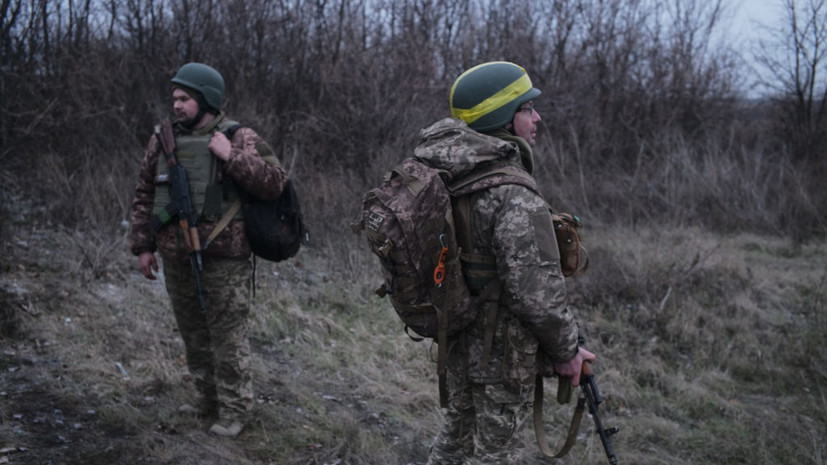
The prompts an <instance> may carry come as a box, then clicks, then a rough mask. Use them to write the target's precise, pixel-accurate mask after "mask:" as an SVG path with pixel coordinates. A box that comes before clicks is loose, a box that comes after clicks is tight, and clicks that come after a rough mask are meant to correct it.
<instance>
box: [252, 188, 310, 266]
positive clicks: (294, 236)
mask: <svg viewBox="0 0 827 465" xmlns="http://www.w3.org/2000/svg"><path fill="white" fill-rule="evenodd" d="M247 197H248V198H247V201H246V202H245V203H244V231H245V233H246V234H247V240H248V241H249V242H250V247H251V248H252V249H253V253H254V254H255V255H256V256H258V257H261V258H263V259H265V260H270V261H273V262H280V261H282V260H286V259H288V258H291V257H293V256H295V255H296V252H298V251H299V247H301V245H302V243H307V242H308V240H309V237H308V233H307V228H306V227H305V225H304V220H303V217H302V212H301V207H300V206H299V198H298V195H296V188H295V187H293V181H292V180H290V179H288V180H287V182H286V183H285V184H284V190H282V192H281V195H279V196H278V198H277V199H275V200H271V201H263V200H258V199H255V198H254V197H252V196H247Z"/></svg>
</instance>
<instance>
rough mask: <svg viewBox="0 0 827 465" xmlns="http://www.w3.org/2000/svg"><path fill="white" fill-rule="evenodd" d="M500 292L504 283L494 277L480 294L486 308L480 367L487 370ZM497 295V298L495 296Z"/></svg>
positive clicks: (495, 326) (495, 327)
mask: <svg viewBox="0 0 827 465" xmlns="http://www.w3.org/2000/svg"><path fill="white" fill-rule="evenodd" d="M500 294H502V283H501V282H500V280H499V279H494V280H493V281H491V282H490V283H488V285H487V286H486V287H485V290H484V291H482V294H480V299H481V300H482V302H483V308H484V309H485V322H486V324H485V336H484V339H483V345H482V360H481V361H480V367H481V368H482V369H483V370H485V369H487V368H488V362H489V360H490V359H491V347H493V346H494V333H495V332H496V329H497V311H498V310H499V309H500ZM495 296H496V298H494V297H495Z"/></svg>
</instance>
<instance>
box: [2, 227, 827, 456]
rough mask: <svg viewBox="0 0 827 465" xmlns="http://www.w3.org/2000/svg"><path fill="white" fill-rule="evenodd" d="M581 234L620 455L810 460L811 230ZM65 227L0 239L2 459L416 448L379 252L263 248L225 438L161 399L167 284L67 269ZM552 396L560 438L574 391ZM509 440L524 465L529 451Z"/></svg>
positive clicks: (430, 410)
mask: <svg viewBox="0 0 827 465" xmlns="http://www.w3.org/2000/svg"><path fill="white" fill-rule="evenodd" d="M586 238H587V240H588V241H589V244H590V250H591V260H592V261H591V268H590V270H589V272H588V273H587V274H586V275H584V276H581V277H577V278H575V279H574V280H572V281H571V285H572V286H571V291H572V298H573V301H574V302H575V303H576V304H577V306H578V314H579V316H580V318H581V320H582V322H583V327H584V334H585V336H586V338H587V345H588V346H589V347H590V348H591V349H592V350H594V351H596V352H597V353H598V354H599V357H600V359H599V362H598V364H597V365H596V367H595V368H596V370H597V376H598V382H599V384H600V387H601V390H602V392H603V394H604V396H605V398H606V403H605V406H604V420H605V422H606V423H607V424H609V425H614V426H619V427H620V428H621V432H620V433H619V434H618V435H616V436H614V440H615V446H616V449H617V454H618V457H619V458H620V463H635V464H644V465H646V464H664V463H670V464H705V463H709V464H713V463H753V464H756V463H757V464H762V463H764V464H770V463H772V464H775V463H790V464H792V463H796V464H815V465H821V464H824V463H825V456H827V450H825V446H824V445H823V444H824V439H825V437H827V429H825V428H826V427H825V426H824V425H825V424H827V414H825V412H827V404H826V403H825V400H824V399H825V385H826V384H827V373H825V370H824V368H823V367H824V366H825V363H826V362H827V351H826V350H825V349H824V348H823V344H822V343H823V341H824V339H825V324H824V315H823V305H824V300H825V296H827V285H826V284H825V283H826V282H827V277H826V276H827V275H825V270H824V267H823V264H824V263H825V259H826V258H827V257H825V254H827V246H825V244H824V243H813V244H810V245H807V246H805V247H803V248H801V249H800V250H796V249H793V248H791V247H789V246H788V245H787V243H786V242H784V241H781V240H777V239H772V238H767V237H761V236H754V235H750V234H743V235H736V236H729V237H722V236H716V235H714V234H711V233H707V232H705V231H702V230H693V229H688V230H654V229H646V228H644V229H640V230H636V231H634V232H632V233H630V232H629V231H624V230H618V229H608V228H605V229H604V228H590V229H589V230H587V231H586ZM631 238H634V240H631ZM24 241H25V243H26V246H25V247H23V246H21V245H20V244H21V243H22V242H24ZM62 243H71V238H70V237H67V233H59V232H57V233H56V232H53V231H49V230H46V229H40V228H39V227H36V226H31V225H17V226H16V227H15V228H14V230H13V231H12V232H11V234H7V236H6V239H5V241H4V243H3V251H4V257H8V258H7V259H6V260H4V263H3V271H4V274H3V275H2V280H0V283H2V289H3V293H2V297H3V307H5V308H7V309H13V310H14V314H15V318H17V320H18V321H19V324H18V325H17V331H16V332H15V333H14V334H11V335H6V336H4V339H2V341H1V343H0V345H2V355H1V356H0V357H2V358H0V361H1V363H0V368H2V373H0V378H2V386H3V388H2V389H3V393H2V397H3V398H5V399H6V402H3V403H2V404H0V405H1V406H0V437H2V438H3V440H2V443H0V448H17V449H14V450H12V451H11V452H5V453H3V454H2V455H0V457H8V459H9V460H10V461H11V463H49V461H50V460H51V461H52V463H86V464H89V463H91V464H95V463H100V464H103V463H115V462H119V463H139V462H140V463H153V464H166V463H169V464H172V463H193V464H194V463H207V464H224V463H227V464H229V463H235V464H323V463H326V464H334V463H340V464H345V463H347V464H387V463H424V461H425V457H426V451H427V447H428V444H429V443H430V440H431V438H432V437H433V435H434V434H435V432H436V429H437V426H438V424H439V418H440V414H439V411H438V408H437V392H436V379H435V376H434V366H433V364H432V363H431V362H429V360H428V350H429V347H428V345H427V344H426V343H414V342H413V341H410V340H408V338H407V337H406V336H404V335H403V334H402V332H401V328H400V326H399V324H398V322H397V320H396V317H395V315H394V314H393V312H392V310H391V308H390V307H389V305H388V303H387V302H386V301H383V300H378V299H377V298H375V297H374V296H373V295H372V287H373V286H374V285H375V284H376V279H377V278H376V276H375V275H374V274H373V271H374V269H375V266H376V264H375V263H374V262H373V258H372V257H371V256H369V255H368V254H367V252H365V250H364V249H363V246H362V245H361V241H360V240H359V239H358V238H356V237H353V236H350V235H343V236H341V237H340V240H339V242H338V243H337V245H335V246H334V243H328V245H327V246H318V247H311V248H308V249H305V250H304V251H303V252H301V255H300V256H299V258H298V260H295V261H291V262H289V263H282V264H271V263H266V262H260V263H259V271H258V283H259V288H258V291H257V296H256V299H255V302H254V312H253V316H252V318H251V322H252V327H253V331H252V341H253V352H254V354H253V369H254V371H255V375H254V378H255V387H256V393H257V396H258V397H257V399H258V405H257V410H256V417H255V420H254V421H253V423H252V425H251V426H250V427H249V428H248V430H247V431H246V432H245V433H244V434H243V435H242V437H241V438H240V439H238V440H236V441H229V440H217V439H214V438H211V437H209V436H208V435H207V434H206V433H205V429H206V426H207V425H204V424H202V423H200V422H198V421H197V420H194V419H189V418H185V417H181V416H179V415H178V414H176V413H174V412H175V408H176V406H177V405H179V404H180V403H183V402H186V401H187V399H188V398H189V396H191V395H192V394H193V388H192V386H191V384H190V383H189V382H188V377H187V374H186V367H185V364H184V361H183V347H182V344H181V342H180V340H179V337H178V335H177V333H176V330H175V325H174V321H173V319H172V316H171V312H170V311H169V310H168V308H167V306H168V304H167V301H166V297H165V295H164V291H163V285H162V284H161V283H160V282H149V281H145V280H143V278H141V277H140V276H139V274H138V273H137V271H136V270H135V268H134V263H133V258H132V257H128V256H126V254H125V253H123V252H113V253H111V254H110V262H109V266H107V267H105V268H104V270H107V269H108V270H111V269H118V270H120V272H109V273H106V272H102V273H96V274H95V276H94V277H92V278H90V276H89V273H88V270H87V269H86V268H87V267H78V266H77V263H78V261H79V260H82V257H83V255H84V252H83V251H82V250H81V249H80V248H77V247H75V248H72V247H69V248H66V249H65V250H64V251H63V252H61V253H59V252H58V251H57V250H56V249H55V248H54V247H53V246H52V244H62ZM336 250H339V251H341V250H346V251H347V252H346V253H341V252H335V251H336ZM7 312H8V310H7ZM121 368H122V369H121ZM554 384H555V383H554V381H549V385H548V391H549V392H551V391H553V389H554ZM550 404H551V405H550V406H549V407H548V408H547V412H546V415H547V418H546V423H547V425H548V427H549V429H550V431H549V433H550V435H551V437H552V438H553V440H558V441H559V440H561V439H562V437H563V434H564V430H565V428H566V427H567V423H568V419H569V416H570V415H571V410H570V409H571V407H560V406H557V405H556V404H553V403H550ZM58 412H59V413H58ZM591 431H593V427H592V425H591V424H590V423H586V422H584V426H583V428H582V430H581V436H580V439H579V442H578V444H577V445H576V446H575V448H574V449H573V451H572V452H571V454H570V457H568V458H566V459H564V460H562V461H560V462H559V463H562V464H574V463H604V462H603V461H604V460H605V459H604V457H603V451H602V448H601V446H600V442H599V441H598V440H597V438H596V437H595V436H594V435H592V434H589V432H591ZM526 434H527V443H528V447H527V449H526V451H525V462H526V463H543V462H542V461H541V459H540V457H539V455H538V452H537V449H536V446H535V445H534V443H533V438H532V437H531V432H530V431H527V432H526ZM61 457H63V458H61Z"/></svg>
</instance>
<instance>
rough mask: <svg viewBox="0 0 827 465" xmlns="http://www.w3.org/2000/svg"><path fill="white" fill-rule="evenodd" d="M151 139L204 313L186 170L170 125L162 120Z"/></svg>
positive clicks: (194, 216)
mask: <svg viewBox="0 0 827 465" xmlns="http://www.w3.org/2000/svg"><path fill="white" fill-rule="evenodd" d="M155 137H156V139H158V143H159V145H160V146H161V150H162V151H163V152H164V159H165V160H166V162H167V170H168V172H169V189H170V197H171V198H172V202H173V203H175V204H176V206H177V210H176V211H177V212H178V213H177V215H178V225H179V227H180V228H181V231H182V233H183V236H184V242H186V245H187V248H188V250H189V256H190V266H191V268H192V275H193V277H194V278H195V291H196V293H197V295H198V305H199V307H200V308H201V311H202V312H206V310H207V303H206V300H205V298H204V288H203V287H202V285H201V272H202V271H203V270H204V266H203V262H202V260H201V239H200V238H199V237H198V213H197V212H196V211H195V207H194V206H193V203H192V197H191V196H190V183H189V177H188V176H187V170H185V169H184V167H183V166H181V165H180V164H179V163H178V158H177V157H176V156H175V137H174V135H173V133H172V124H171V123H170V122H169V121H164V122H163V123H162V124H159V125H157V126H155Z"/></svg>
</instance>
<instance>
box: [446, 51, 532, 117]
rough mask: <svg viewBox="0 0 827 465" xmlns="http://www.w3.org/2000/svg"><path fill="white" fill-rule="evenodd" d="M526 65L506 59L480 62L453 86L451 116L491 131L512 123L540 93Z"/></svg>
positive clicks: (461, 76)
mask: <svg viewBox="0 0 827 465" xmlns="http://www.w3.org/2000/svg"><path fill="white" fill-rule="evenodd" d="M540 93H541V92H540V90H539V89H536V88H534V87H533V86H532V84H531V79H530V78H529V77H528V74H527V73H526V72H525V70H524V69H523V68H521V67H520V66H517V65H515V64H514V63H509V62H506V61H492V62H489V63H483V64H481V65H477V66H475V67H473V68H471V69H469V70H468V71H465V72H464V73H462V74H461V75H460V76H459V77H458V78H457V80H456V81H454V85H453V86H451V95H450V99H451V116H453V117H454V118H459V119H461V120H463V121H465V122H466V123H468V126H469V127H470V128H471V129H474V130H476V131H480V132H487V131H490V130H492V129H497V128H502V127H505V126H506V125H508V124H509V123H510V122H511V120H512V119H513V117H514V114H515V113H516V112H517V110H518V109H519V108H520V106H521V105H522V104H524V103H526V102H530V101H531V100H533V99H535V98H536V97H537V96H539V95H540Z"/></svg>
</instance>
